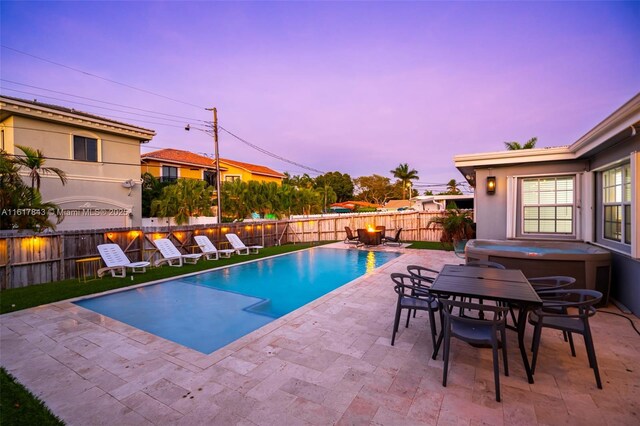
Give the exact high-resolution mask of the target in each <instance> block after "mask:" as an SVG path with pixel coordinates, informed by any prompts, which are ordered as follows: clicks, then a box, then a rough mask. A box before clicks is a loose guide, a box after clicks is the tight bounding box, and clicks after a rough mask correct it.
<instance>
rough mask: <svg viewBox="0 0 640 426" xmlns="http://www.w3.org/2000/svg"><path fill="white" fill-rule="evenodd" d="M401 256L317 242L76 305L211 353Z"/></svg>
mask: <svg viewBox="0 0 640 426" xmlns="http://www.w3.org/2000/svg"><path fill="white" fill-rule="evenodd" d="M399 255H400V253H394V252H373V251H363V250H343V249H330V248H322V247H317V248H313V249H309V250H302V251H298V252H294V253H290V254H287V255H283V256H277V257H273V258H268V259H263V260H259V261H255V262H250V263H245V264H239V265H234V266H230V267H228V268H222V269H217V270H214V271H210V272H205V273H202V274H198V275H193V276H189V277H183V278H176V279H174V280H171V281H165V282H162V283H159V284H153V285H149V286H144V287H138V288H136V289H131V290H126V291H121V292H118V293H112V294H108V295H105V296H98V297H93V298H90V299H84V300H80V301H77V302H75V303H76V304H77V305H79V306H82V307H84V308H87V309H90V310H92V311H94V312H98V313H100V314H103V315H106V316H108V317H111V318H114V319H116V320H118V321H121V322H124V323H126V324H129V325H131V326H133V327H136V328H139V329H141V330H144V331H147V332H149V333H152V334H155V335H157V336H160V337H163V338H165V339H167V340H171V341H173V342H176V343H179V344H181V345H184V346H187V347H189V348H191V349H195V350H197V351H199V352H202V353H206V354H208V353H211V352H213V351H215V350H217V349H219V348H221V347H223V346H225V345H227V344H229V343H231V342H233V341H234V340H237V339H238V338H240V337H242V336H244V335H245V334H248V333H250V332H252V331H254V330H257V329H258V328H260V327H262V326H263V325H265V324H268V323H269V322H271V321H273V320H274V319H276V318H279V317H281V316H283V315H285V314H288V313H289V312H292V311H294V310H296V309H298V308H300V307H301V306H303V305H305V304H307V303H309V302H311V301H313V300H315V299H317V298H319V297H321V296H323V295H325V294H327V293H329V292H330V291H332V290H334V289H336V288H338V287H340V286H342V285H344V284H346V283H348V282H350V281H352V280H354V279H355V278H357V277H359V276H361V275H363V274H365V273H367V272H371V271H372V270H373V269H375V268H377V267H378V266H380V265H382V264H384V263H386V262H388V261H390V260H392V259H394V258H396V257H397V256H399Z"/></svg>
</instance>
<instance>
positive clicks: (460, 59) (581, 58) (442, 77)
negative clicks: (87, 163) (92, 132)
mask: <svg viewBox="0 0 640 426" xmlns="http://www.w3.org/2000/svg"><path fill="white" fill-rule="evenodd" d="M0 8H1V10H0V11H1V15H0V16H1V18H0V19H1V22H0V24H1V25H0V26H1V34H0V35H1V41H2V44H3V45H4V46H8V47H10V48H13V49H18V50H21V51H25V52H28V53H30V54H31V55H35V56H38V57H41V58H46V59H48V60H50V61H54V62H58V63H60V64H64V65H66V66H68V67H73V68H78V69H81V70H84V71H86V72H88V73H92V74H96V75H99V76H101V77H104V78H108V79H112V80H115V81H118V82H121V83H125V84H128V85H131V86H135V87H138V88H141V89H145V90H148V91H151V92H155V93H159V94H162V95H164V96H167V97H170V98H174V99H178V100H181V101H184V102H186V103H189V104H193V105H197V106H200V108H196V107H194V106H191V105H186V104H183V103H178V102H174V101H169V100H167V99H164V98H161V97H156V96H152V95H149V94H147V93H143V92H140V91H135V90H132V89H130V88H126V87H123V86H119V85H115V84H113V83H109V82H106V81H104V80H100V79H97V78H94V77H91V76H88V75H86V74H82V73H78V72H74V71H72V70H69V69H67V68H64V67H61V66H56V65H53V64H50V63H47V62H43V61H40V60H37V59H35V58H33V57H29V56H26V55H23V54H20V53H17V52H15V51H13V50H10V49H6V48H2V49H1V50H0V55H1V56H0V60H1V61H2V62H1V64H2V65H1V68H0V76H1V78H2V79H3V81H2V82H1V83H2V93H3V94H5V95H9V96H17V97H23V98H27V99H33V98H37V99H38V100H40V101H43V102H49V103H54V104H59V105H66V106H72V107H75V108H77V109H81V110H84V111H89V112H93V113H97V114H100V115H103V116H107V117H113V118H116V119H118V120H120V121H126V122H130V123H133V124H138V125H141V126H143V127H148V128H151V129H154V130H156V132H157V136H156V137H155V138H154V139H153V140H152V141H151V142H150V143H149V144H148V147H147V148H145V149H143V152H148V151H149V150H150V149H148V148H165V147H174V148H178V149H185V150H190V151H194V152H209V153H212V152H213V143H212V140H211V138H210V137H209V136H207V135H206V134H204V133H202V132H198V131H195V130H192V131H191V132H188V133H187V132H185V131H184V130H183V129H182V128H183V127H184V125H185V124H186V123H190V124H191V125H192V126H193V127H196V126H198V120H210V119H211V114H210V113H209V112H207V111H205V110H204V109H203V108H204V107H210V106H216V107H217V108H218V116H219V121H220V125H222V126H224V127H225V128H227V129H229V130H231V131H233V132H234V133H236V134H237V135H239V136H241V137H242V138H244V139H245V140H247V141H249V142H251V143H253V144H255V145H258V146H259V147H261V148H263V149H266V150H268V151H271V152H274V153H276V154H278V155H280V156H282V157H285V158H287V159H290V160H292V161H295V162H297V163H301V164H304V165H306V166H309V167H312V168H315V169H319V170H322V171H335V170H337V171H340V172H343V173H349V174H350V175H351V176H352V177H358V176H362V175H370V174H373V173H377V174H382V175H384V176H389V177H391V174H390V173H389V170H391V169H393V168H395V167H396V166H397V165H398V164H400V163H409V165H410V166H411V167H412V168H415V169H417V170H418V172H419V175H420V181H419V183H420V184H422V185H425V184H431V183H444V182H446V181H448V180H449V179H451V178H455V179H456V180H463V178H462V176H461V175H460V174H459V173H458V172H457V170H456V169H455V168H454V167H453V156H454V155H456V154H468V153H477V152H487V151H500V150H503V149H504V145H503V142H504V141H512V140H517V141H521V142H525V141H526V140H527V139H529V138H530V137H532V136H537V137H538V146H539V147H547V146H558V145H567V144H570V143H572V142H574V141H575V140H576V139H578V138H579V137H580V136H582V135H583V134H584V133H586V132H587V131H588V130H590V129H591V128H592V127H593V126H594V125H596V124H597V123H598V122H600V121H601V120H602V119H604V118H605V117H606V116H607V115H609V114H610V113H611V112H613V111H614V110H615V109H616V108H618V107H619V106H621V105H622V104H623V103H624V102H626V101H627V100H629V99H630V98H631V97H632V96H634V95H635V94H636V93H637V92H638V90H640V71H639V70H640V25H638V22H640V3H639V2H633V3H625V2H603V3H598V2H587V3H585V2H576V3H570V2H562V3H553V2H541V3H483V2H474V3H465V2H455V3H430V2H404V3H398V2H393V3H391V2H385V3H378V2H376V3H373V2H355V3H343V2H338V3H327V2H322V3H293V2H281V3H270V2H262V3H249V2H242V3H236V2H229V3H211V2H111V3H106V2H105V3H103V2H9V1H3V2H2V3H1V4H0ZM7 80H8V81H7ZM9 81H13V82H17V83H21V84H23V85H24V84H26V85H31V86H37V87H40V88H45V89H50V90H55V91H59V92H65V93H69V94H73V95H79V96H84V97H88V98H92V99H96V100H100V101H107V102H112V103H117V104H122V105H126V106H132V107H136V108H142V109H147V110H152V111H157V112H161V113H164V114H173V115H178V116H184V117H189V119H183V118H175V117H174V119H176V120H178V121H176V122H173V121H166V120H165V119H166V118H170V117H163V118H148V117H140V116H134V115H130V114H128V113H126V112H121V111H109V110H105V109H101V108H97V107H93V106H87V105H81V104H79V103H78V102H81V103H88V104H92V105H99V106H104V107H109V108H114V109H119V110H125V108H122V107H117V106H113V105H111V106H110V105H105V104H101V103H99V102H96V101H87V100H81V99H77V98H73V97H70V96H65V95H60V94H55V93H51V92H47V91H45V90H42V89H34V88H30V87H26V86H23V85H18V84H15V83H10V82H9ZM10 89H15V90H20V91H22V92H29V93H21V92H17V91H14V90H10ZM46 96H50V97H54V98H57V99H52V98H50V97H49V98H48V97H46ZM138 112H140V111H138ZM145 114H146V113H145ZM150 115H155V114H150ZM150 122H153V123H150ZM156 123H160V124H156ZM220 152H221V156H223V157H227V158H232V159H236V160H240V161H248V162H253V163H258V164H263V165H267V166H270V167H272V168H274V169H276V170H280V171H289V172H290V173H292V174H302V173H304V172H305V171H306V170H304V169H301V168H299V167H296V166H293V165H290V164H288V163H284V162H281V161H279V160H276V159H274V158H271V157H268V156H266V155H264V154H262V153H259V152H258V151H256V150H253V149H251V148H249V147H247V146H246V145H244V144H242V143H240V142H238V141H237V140H236V139H234V138H232V137H230V136H229V135H227V134H225V133H221V135H220ZM45 154H46V153H45ZM310 174H311V175H312V176H313V175H315V173H310ZM422 185H421V186H422ZM422 189H424V187H423V188H422Z"/></svg>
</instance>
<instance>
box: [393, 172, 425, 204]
mask: <svg viewBox="0 0 640 426" xmlns="http://www.w3.org/2000/svg"><path fill="white" fill-rule="evenodd" d="M391 173H393V177H395V178H396V179H398V180H399V181H400V182H402V199H403V200H404V199H405V194H406V188H407V186H409V185H407V184H410V183H411V181H413V180H418V179H420V177H419V176H418V171H417V170H415V169H411V170H409V165H408V164H407V163H404V164H400V165H398V167H396V168H395V169H393V170H391Z"/></svg>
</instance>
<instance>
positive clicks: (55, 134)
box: [5, 116, 142, 229]
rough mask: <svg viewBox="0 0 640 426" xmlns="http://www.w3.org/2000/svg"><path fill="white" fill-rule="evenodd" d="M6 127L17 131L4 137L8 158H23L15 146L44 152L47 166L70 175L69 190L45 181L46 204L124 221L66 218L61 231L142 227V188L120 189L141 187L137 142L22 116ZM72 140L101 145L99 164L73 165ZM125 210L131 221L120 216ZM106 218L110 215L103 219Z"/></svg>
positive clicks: (52, 180) (57, 182)
mask: <svg viewBox="0 0 640 426" xmlns="http://www.w3.org/2000/svg"><path fill="white" fill-rule="evenodd" d="M5 124H7V125H11V126H13V127H14V134H13V137H12V138H8V137H7V134H5V145H6V147H7V151H8V152H9V153H13V154H18V155H20V154H22V151H20V150H19V149H17V148H15V145H26V146H29V147H32V148H35V149H40V150H41V151H42V152H43V153H44V155H45V157H47V161H46V164H45V165H46V166H49V167H58V168H60V169H62V170H63V171H64V172H65V173H66V175H67V179H68V183H67V185H66V186H62V183H61V182H60V180H59V179H58V178H57V177H54V176H55V175H53V176H52V175H43V178H42V185H41V188H40V191H41V193H42V197H43V200H44V201H52V202H55V203H56V204H61V203H62V204H64V205H61V207H63V208H81V206H83V205H85V206H99V207H100V208H103V209H107V210H113V215H114V216H116V215H120V216H121V217H118V218H110V217H104V218H102V220H101V219H100V218H99V216H96V217H89V216H75V217H67V218H66V219H65V221H64V222H63V225H62V227H61V229H86V228H88V227H96V225H100V224H101V223H103V224H104V223H112V222H114V223H115V222H118V223H124V224H125V225H124V226H140V225H141V223H142V222H141V220H142V217H141V207H142V202H141V193H140V185H139V184H137V185H135V187H133V188H131V189H129V188H124V187H123V186H122V183H123V182H124V181H126V180H129V179H132V180H134V181H135V182H139V181H140V165H139V164H140V142H139V141H138V140H137V139H134V138H129V137H123V136H119V135H115V134H112V133H107V132H101V131H95V130H84V129H81V128H78V127H75V126H70V125H65V124H58V123H55V122H49V121H42V120H35V119H31V118H28V117H22V116H13V117H11V118H9V119H8V120H7V121H5ZM74 135H80V136H86V137H91V138H95V139H98V140H99V143H98V145H99V151H100V154H99V156H98V159H99V162H86V161H76V160H73V136H74ZM87 203H89V204H87ZM123 208H126V209H129V210H130V211H131V215H128V214H126V215H123V214H122V212H121V211H120V210H118V209H123ZM108 213H109V212H108V211H106V212H104V215H105V216H107V215H108ZM100 214H103V213H102V212H101V213H100ZM125 216H126V217H125ZM76 224H77V225H76Z"/></svg>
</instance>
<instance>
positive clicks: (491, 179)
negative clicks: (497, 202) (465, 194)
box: [487, 176, 496, 195]
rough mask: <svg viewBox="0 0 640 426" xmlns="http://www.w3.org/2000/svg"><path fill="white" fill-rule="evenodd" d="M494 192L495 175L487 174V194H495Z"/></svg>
mask: <svg viewBox="0 0 640 426" xmlns="http://www.w3.org/2000/svg"><path fill="white" fill-rule="evenodd" d="M495 193H496V177H495V176H488V177H487V194H492V195H493V194H495Z"/></svg>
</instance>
